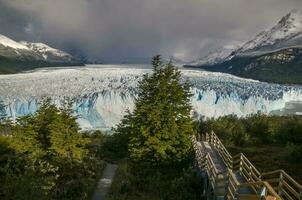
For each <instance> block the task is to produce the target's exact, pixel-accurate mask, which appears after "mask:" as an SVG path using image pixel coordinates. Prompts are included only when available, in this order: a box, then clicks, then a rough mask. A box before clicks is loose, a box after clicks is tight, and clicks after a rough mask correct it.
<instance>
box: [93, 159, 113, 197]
mask: <svg viewBox="0 0 302 200" xmlns="http://www.w3.org/2000/svg"><path fill="white" fill-rule="evenodd" d="M116 169H117V165H114V164H107V165H106V167H105V170H104V172H103V175H102V178H101V179H100V181H99V183H98V186H97V188H96V189H95V191H94V195H93V197H92V200H105V196H106V194H107V192H108V190H109V188H110V186H111V183H112V179H113V177H114V174H115V172H116Z"/></svg>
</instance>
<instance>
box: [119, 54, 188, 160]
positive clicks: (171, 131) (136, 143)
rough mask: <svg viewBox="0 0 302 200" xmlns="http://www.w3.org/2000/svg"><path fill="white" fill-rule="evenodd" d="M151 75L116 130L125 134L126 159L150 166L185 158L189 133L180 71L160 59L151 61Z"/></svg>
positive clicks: (142, 83)
mask: <svg viewBox="0 0 302 200" xmlns="http://www.w3.org/2000/svg"><path fill="white" fill-rule="evenodd" d="M152 64H153V73H152V74H150V75H148V74H146V75H144V76H143V79H142V80H141V81H140V82H139V85H138V96H137V98H136V101H135V109H134V111H133V112H132V113H128V114H127V115H126V116H125V119H124V120H123V122H122V123H121V124H120V125H119V126H118V129H117V130H118V131H128V132H129V134H130V140H129V145H128V150H129V154H130V158H131V159H132V160H133V161H137V162H148V163H151V164H152V165H161V164H169V163H174V162H180V161H182V160H184V159H187V158H188V155H189V152H190V149H191V142H190V137H189V136H190V135H192V134H193V122H192V118H191V116H190V112H191V105H190V97H191V93H190V85H189V84H188V83H187V82H185V83H181V72H180V71H179V70H178V69H177V68H176V67H175V66H174V65H173V64H172V63H171V62H170V63H168V64H165V65H162V62H161V58H160V56H155V57H154V58H153V61H152Z"/></svg>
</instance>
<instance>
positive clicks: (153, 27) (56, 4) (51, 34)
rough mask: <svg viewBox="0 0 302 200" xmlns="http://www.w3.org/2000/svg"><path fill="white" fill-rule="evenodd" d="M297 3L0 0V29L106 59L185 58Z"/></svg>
mask: <svg viewBox="0 0 302 200" xmlns="http://www.w3.org/2000/svg"><path fill="white" fill-rule="evenodd" d="M293 8H298V9H299V8H301V9H302V1H301V0H286V1H285V0H185V1H184V0H0V17H1V19H0V27H1V29H0V31H1V33H2V34H6V35H8V36H11V37H13V38H14V39H18V40H22V39H23V40H26V39H27V40H35V41H42V42H46V43H49V44H51V45H52V46H55V47H58V48H62V49H65V50H81V51H82V52H84V53H86V54H87V55H90V56H91V57H97V58H102V59H104V60H107V61H111V62H114V61H117V62H118V61H122V60H127V59H144V58H148V57H150V56H152V55H154V54H157V53H160V54H164V55H166V56H169V55H177V56H179V57H184V58H187V59H192V58H194V57H197V56H199V55H203V54H205V53H206V52H208V51H210V50H212V49H214V48H217V47H220V46H223V45H233V44H235V45H236V44H238V43H240V42H242V41H245V40H247V39H250V38H251V37H252V36H254V35H255V34H256V33H257V32H259V31H260V30H262V29H263V28H267V27H269V26H271V25H272V24H274V23H276V22H277V21H278V20H279V18H281V17H282V16H283V15H285V14H286V13H287V12H289V11H290V10H291V9H293Z"/></svg>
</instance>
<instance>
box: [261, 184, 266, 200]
mask: <svg viewBox="0 0 302 200" xmlns="http://www.w3.org/2000/svg"><path fill="white" fill-rule="evenodd" d="M266 195H267V190H266V187H263V188H262V189H261V192H260V200H265V199H266Z"/></svg>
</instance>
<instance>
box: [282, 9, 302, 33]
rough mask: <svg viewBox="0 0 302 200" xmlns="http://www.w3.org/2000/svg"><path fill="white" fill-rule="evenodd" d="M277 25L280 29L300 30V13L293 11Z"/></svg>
mask: <svg viewBox="0 0 302 200" xmlns="http://www.w3.org/2000/svg"><path fill="white" fill-rule="evenodd" d="M278 25H279V26H281V27H284V26H287V28H300V29H302V13H300V12H299V11H298V10H297V9H293V10H292V11H291V12H290V13H288V14H287V15H285V16H284V17H283V18H282V19H281V20H280V21H279V23H278Z"/></svg>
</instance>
